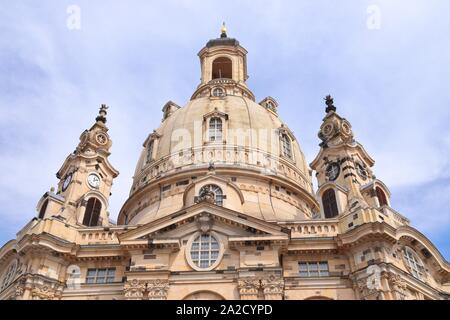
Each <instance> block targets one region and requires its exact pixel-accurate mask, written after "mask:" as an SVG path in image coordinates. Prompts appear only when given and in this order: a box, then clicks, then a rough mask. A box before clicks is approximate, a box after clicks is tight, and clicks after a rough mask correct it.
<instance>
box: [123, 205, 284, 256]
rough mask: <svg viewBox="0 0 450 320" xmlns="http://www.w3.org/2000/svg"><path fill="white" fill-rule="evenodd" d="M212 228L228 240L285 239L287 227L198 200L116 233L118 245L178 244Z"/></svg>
mask: <svg viewBox="0 0 450 320" xmlns="http://www.w3.org/2000/svg"><path fill="white" fill-rule="evenodd" d="M210 230H214V231H216V232H220V233H222V234H225V235H227V236H228V237H229V239H230V241H233V240H236V241H252V240H255V241H287V240H288V239H289V231H288V230H287V229H285V228H283V227H281V226H279V225H277V224H275V223H270V222H266V221H263V220H260V219H257V218H254V217H251V216H248V215H245V214H242V213H239V212H235V211H232V210H229V209H226V208H223V207H219V206H216V205H214V204H210V203H206V202H202V203H198V204H195V205H193V206H191V207H189V208H187V209H185V210H182V211H178V212H175V213H173V214H171V215H168V216H165V217H162V218H160V219H158V220H154V221H152V222H150V223H148V224H144V225H142V226H139V227H138V228H136V229H133V230H130V231H128V232H125V233H123V234H121V235H120V236H119V239H120V243H121V244H122V245H127V244H130V245H132V244H133V245H139V244H142V245H146V244H148V243H153V244H154V245H157V244H161V245H163V244H165V243H166V244H168V245H169V244H170V245H171V246H175V247H177V246H179V245H180V244H179V239H181V238H182V237H184V236H185V235H187V234H189V233H192V232H197V231H200V232H208V231H210Z"/></svg>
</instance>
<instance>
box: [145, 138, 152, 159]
mask: <svg viewBox="0 0 450 320" xmlns="http://www.w3.org/2000/svg"><path fill="white" fill-rule="evenodd" d="M153 144H154V141H153V140H152V141H150V142H149V143H148V146H147V158H146V161H145V163H150V161H152V160H153Z"/></svg>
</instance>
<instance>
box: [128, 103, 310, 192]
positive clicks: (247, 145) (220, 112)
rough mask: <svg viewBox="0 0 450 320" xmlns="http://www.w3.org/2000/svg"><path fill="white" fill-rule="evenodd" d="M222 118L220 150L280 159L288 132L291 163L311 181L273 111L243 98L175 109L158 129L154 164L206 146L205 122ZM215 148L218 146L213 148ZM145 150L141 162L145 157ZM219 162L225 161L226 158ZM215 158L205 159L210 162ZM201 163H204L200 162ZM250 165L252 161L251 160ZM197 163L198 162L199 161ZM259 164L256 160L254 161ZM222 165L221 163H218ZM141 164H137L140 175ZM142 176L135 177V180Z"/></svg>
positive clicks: (295, 144)
mask: <svg viewBox="0 0 450 320" xmlns="http://www.w3.org/2000/svg"><path fill="white" fill-rule="evenodd" d="M214 116H221V117H223V118H225V119H226V120H225V121H226V141H225V143H224V144H223V145H220V148H221V149H222V148H223V149H224V150H227V149H230V148H231V149H233V150H234V148H239V149H242V150H247V151H248V152H252V151H253V152H257V153H260V154H262V155H264V156H266V157H269V156H270V157H271V158H272V159H274V160H277V161H278V160H282V159H280V153H279V150H280V148H281V146H280V143H281V142H280V138H279V135H280V132H286V133H288V134H289V135H290V137H291V139H292V155H293V159H294V160H293V161H291V162H290V164H291V165H292V166H293V167H295V168H296V169H297V170H298V173H299V174H301V175H303V176H304V178H305V179H306V180H307V181H308V183H309V182H310V181H309V172H308V171H309V169H308V165H307V163H306V161H305V158H304V155H303V153H302V151H301V149H300V146H299V143H298V141H297V140H296V139H295V137H294V136H293V135H292V133H291V132H290V130H289V129H288V127H287V126H286V125H285V124H284V123H283V122H282V121H281V119H280V118H279V117H278V116H277V115H276V114H275V113H274V112H272V111H270V110H268V109H267V108H265V107H263V106H261V105H259V104H257V103H255V102H254V101H252V100H251V99H248V98H245V97H241V96H226V97H224V98H222V99H211V98H209V97H202V98H197V99H194V100H191V101H190V102H189V103H188V104H187V105H186V106H185V107H184V108H180V109H178V110H176V111H175V112H174V113H173V114H171V115H170V116H169V117H168V118H167V119H165V120H164V121H163V122H162V124H161V126H160V127H159V128H158V129H157V130H155V132H154V134H156V135H157V136H158V137H159V139H158V143H157V145H156V146H154V147H156V150H155V151H154V152H155V153H154V154H155V156H154V158H153V160H154V162H157V161H161V160H162V159H166V158H168V157H171V156H172V157H173V156H177V153H179V152H180V151H183V150H187V149H191V148H194V149H195V148H201V147H203V146H205V141H204V132H203V130H202V128H203V126H204V123H205V119H206V118H208V117H214ZM213 146H214V147H215V148H217V147H218V145H217V144H214V145H213ZM146 153H147V151H146V150H143V152H142V155H141V160H144V159H145V158H146ZM220 160H222V159H218V162H219V163H220V162H223V161H225V162H226V159H223V160H222V161H220ZM211 161H214V159H213V158H212V159H207V160H204V161H203V162H204V163H210V162H211ZM200 162H202V161H200ZM249 162H250V163H251V161H250V160H249ZM197 163H198V162H197ZM253 164H254V165H257V161H254V162H253ZM218 165H219V164H218ZM141 167H142V165H141V164H138V167H137V170H136V171H137V173H139V171H140V170H141ZM138 177H139V174H137V175H136V178H138Z"/></svg>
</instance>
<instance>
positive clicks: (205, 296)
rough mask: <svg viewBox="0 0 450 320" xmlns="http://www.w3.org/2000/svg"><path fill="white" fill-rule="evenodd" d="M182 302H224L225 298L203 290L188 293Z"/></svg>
mask: <svg viewBox="0 0 450 320" xmlns="http://www.w3.org/2000/svg"><path fill="white" fill-rule="evenodd" d="M183 300H225V298H224V297H222V296H221V295H220V294H218V293H216V292H213V291H206V290H205V291H197V292H193V293H190V294H188V295H187V296H186V297H184V298H183Z"/></svg>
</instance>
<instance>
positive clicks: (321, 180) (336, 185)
mask: <svg viewBox="0 0 450 320" xmlns="http://www.w3.org/2000/svg"><path fill="white" fill-rule="evenodd" d="M325 103H326V105H327V107H326V109H325V112H326V115H325V118H324V119H323V123H322V125H321V127H320V131H319V138H320V139H321V140H322V142H321V143H320V147H321V149H320V152H319V154H318V155H317V157H316V159H315V160H314V161H313V162H312V163H311V168H312V169H313V170H315V171H316V177H317V181H318V191H317V196H318V198H319V200H320V201H321V202H322V206H321V208H322V209H321V215H322V217H323V218H333V217H336V216H339V215H342V214H343V213H348V212H352V211H355V210H357V209H358V208H367V207H382V206H387V205H388V204H389V202H388V197H389V195H390V193H389V190H388V189H387V187H386V186H385V185H384V183H383V182H381V181H380V180H378V179H376V177H375V175H374V174H373V172H372V167H373V165H374V164H375V161H374V160H373V159H372V158H371V157H370V156H369V154H368V153H367V152H366V150H365V149H364V147H363V146H362V145H361V144H360V143H358V142H357V141H356V140H355V139H354V135H353V131H352V126H351V124H350V122H349V121H348V120H346V119H345V118H343V117H341V116H340V115H339V114H337V112H336V107H335V106H334V101H333V98H332V97H331V96H330V95H328V96H327V97H326V98H325Z"/></svg>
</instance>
